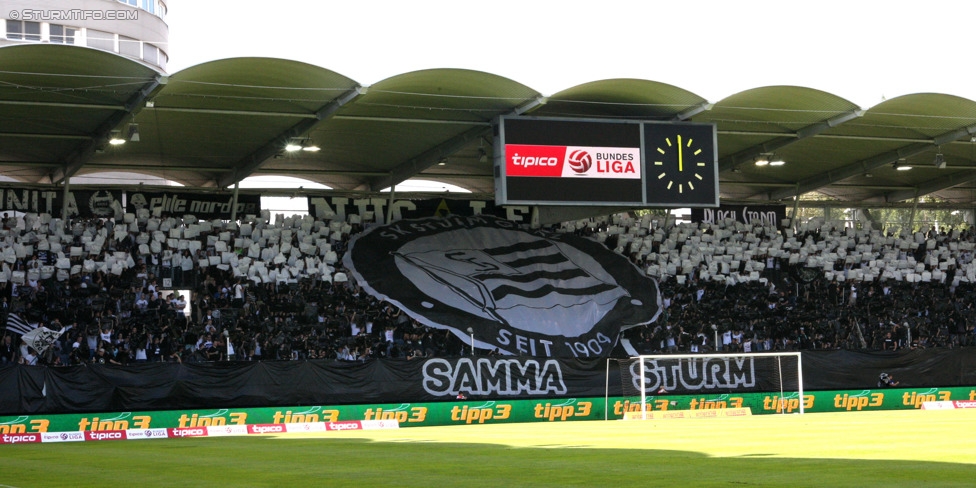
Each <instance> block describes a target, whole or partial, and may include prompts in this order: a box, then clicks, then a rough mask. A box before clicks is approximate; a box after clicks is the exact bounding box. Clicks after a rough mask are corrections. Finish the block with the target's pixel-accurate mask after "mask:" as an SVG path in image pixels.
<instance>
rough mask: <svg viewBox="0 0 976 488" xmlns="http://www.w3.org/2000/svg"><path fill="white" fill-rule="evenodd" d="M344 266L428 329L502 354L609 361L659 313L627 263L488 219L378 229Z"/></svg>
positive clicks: (357, 241) (358, 240)
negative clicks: (626, 332)
mask: <svg viewBox="0 0 976 488" xmlns="http://www.w3.org/2000/svg"><path fill="white" fill-rule="evenodd" d="M343 264H344V265H345V267H346V268H347V269H349V270H350V271H351V272H352V273H353V275H354V276H355V278H356V279H357V281H358V282H359V284H360V285H362V286H363V288H364V289H365V290H367V291H368V292H369V293H371V294H372V295H374V296H377V297H378V298H381V299H383V300H388V301H390V302H392V303H394V304H395V305H397V306H398V307H400V308H401V309H403V310H404V311H406V312H407V313H408V314H409V315H410V316H411V317H413V318H415V319H417V320H418V321H420V322H421V323H423V324H425V325H428V326H431V327H435V328H440V329H447V330H450V331H452V332H453V333H454V334H456V335H457V336H458V337H459V338H461V339H462V340H463V341H464V342H466V343H470V342H471V340H472V338H473V340H474V342H475V345H476V346H477V347H479V348H487V349H497V350H498V351H499V352H501V353H503V354H512V355H531V356H537V357H579V358H593V357H603V356H606V355H608V354H609V353H610V350H611V349H613V346H614V345H615V344H616V343H617V340H618V336H619V333H620V331H621V330H622V329H626V328H629V327H633V326H636V325H640V324H647V323H650V322H652V321H654V319H655V318H657V315H658V313H659V312H660V296H659V293H658V288H657V284H656V283H655V282H654V281H653V280H651V279H650V278H647V277H646V276H645V275H644V274H643V273H641V272H640V270H639V269H637V268H636V267H635V266H634V265H633V264H631V263H630V261H628V260H627V258H625V257H623V256H621V255H619V254H616V253H614V252H612V251H610V250H609V249H607V248H606V247H605V246H603V245H602V244H600V243H598V242H595V241H592V240H590V239H586V238H582V237H578V236H575V235H572V234H559V233H551V232H546V231H538V230H533V231H529V230H525V229H522V228H520V227H519V226H518V224H516V223H514V222H511V221H508V220H503V219H499V218H496V217H491V216H484V215H482V216H471V217H461V216H454V217H448V218H427V219H416V220H404V221H399V222H395V223H392V224H388V225H385V226H378V227H373V228H371V229H369V230H368V231H366V232H364V233H362V234H360V235H359V236H357V237H354V238H353V240H352V241H351V242H350V245H349V251H348V252H347V253H346V254H345V256H344V258H343Z"/></svg>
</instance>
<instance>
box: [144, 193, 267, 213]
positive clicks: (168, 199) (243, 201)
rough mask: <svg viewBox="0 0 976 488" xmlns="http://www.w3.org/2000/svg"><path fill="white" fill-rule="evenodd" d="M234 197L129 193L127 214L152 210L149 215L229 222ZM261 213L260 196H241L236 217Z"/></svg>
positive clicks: (210, 194) (205, 194) (197, 194)
mask: <svg viewBox="0 0 976 488" xmlns="http://www.w3.org/2000/svg"><path fill="white" fill-rule="evenodd" d="M233 203H234V196H233V195H230V194H213V193H195V192H148V191H141V192H140V191H137V192H129V193H128V199H127V201H126V211H127V212H131V213H138V211H139V210H140V209H143V208H146V209H149V212H150V214H153V213H159V214H170V215H176V216H182V215H193V216H195V217H196V218H198V219H204V220H207V219H222V220H230V218H231V215H233V214H232V212H233V210H234V205H233ZM260 211H261V195H249V194H238V196H237V215H238V217H239V218H244V216H245V215H248V214H252V215H257V214H258V213H259V212H260Z"/></svg>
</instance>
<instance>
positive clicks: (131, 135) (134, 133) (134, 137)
mask: <svg viewBox="0 0 976 488" xmlns="http://www.w3.org/2000/svg"><path fill="white" fill-rule="evenodd" d="M128 139H129V142H139V124H129V132H128Z"/></svg>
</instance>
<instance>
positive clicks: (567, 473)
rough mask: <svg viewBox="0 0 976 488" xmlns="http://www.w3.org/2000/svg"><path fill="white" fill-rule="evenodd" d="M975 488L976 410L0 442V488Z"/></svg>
mask: <svg viewBox="0 0 976 488" xmlns="http://www.w3.org/2000/svg"><path fill="white" fill-rule="evenodd" d="M638 484H640V485H643V486H679V485H686V484H687V485H689V486H695V487H698V486H741V485H747V486H791V487H792V486H816V487H823V486H858V487H860V486H884V487H898V486H911V487H915V486H940V487H941V486H967V487H968V486H973V485H974V484H976V412H974V411H966V410H955V411H886V412H870V413H869V412H860V413H818V414H807V415H802V416H801V415H760V416H753V417H745V418H722V419H700V420H687V419H686V420H668V421H609V422H599V421H596V422H594V421H590V422H564V423H540V424H501V425H476V426H451V427H416V428H404V429H399V430H393V431H370V432H363V431H359V432H328V433H321V434H319V435H317V436H316V437H302V436H297V435H289V436H286V437H276V436H271V435H269V436H253V435H252V436H248V437H236V438H196V439H171V440H153V441H149V440H147V441H129V442H100V443H98V442H95V443H92V442H88V443H65V444H47V445H41V444H20V445H8V446H0V486H10V487H42V486H72V487H74V486H98V487H104V486H136V487H156V486H180V487H188V486H235V487H243V486H273V487H278V488H282V487H291V486H360V487H370V486H418V487H442V486H466V487H469V486H470V487H477V486H486V487H508V486H519V487H521V486H527V487H542V486H618V487H624V486H638Z"/></svg>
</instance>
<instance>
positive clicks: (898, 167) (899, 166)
mask: <svg viewBox="0 0 976 488" xmlns="http://www.w3.org/2000/svg"><path fill="white" fill-rule="evenodd" d="M891 167H892V168H894V169H895V171H908V170H910V169H912V167H911V166H909V165H907V164H904V163H902V162H898V161H895V162H894V163H891Z"/></svg>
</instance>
